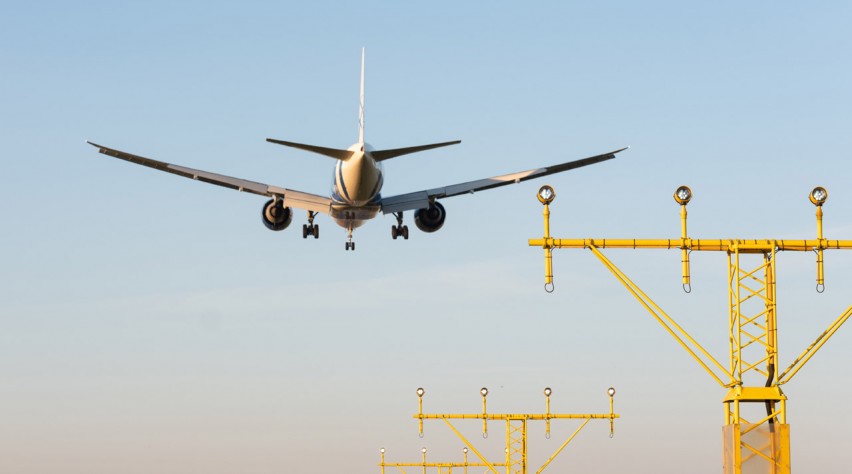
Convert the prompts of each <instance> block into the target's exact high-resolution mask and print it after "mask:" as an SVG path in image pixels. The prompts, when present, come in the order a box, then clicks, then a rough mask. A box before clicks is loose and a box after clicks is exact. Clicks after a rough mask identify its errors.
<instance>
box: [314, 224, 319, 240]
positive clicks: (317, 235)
mask: <svg viewBox="0 0 852 474" xmlns="http://www.w3.org/2000/svg"><path fill="white" fill-rule="evenodd" d="M314 238H315V239H318V238H319V224H317V225H315V226H314Z"/></svg>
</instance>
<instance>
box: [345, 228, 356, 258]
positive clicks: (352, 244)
mask: <svg viewBox="0 0 852 474" xmlns="http://www.w3.org/2000/svg"><path fill="white" fill-rule="evenodd" d="M346 231H347V236H348V238H349V241H348V242H346V250H352V251H353V252H354V251H355V242H352V228H351V227H349V228H348V229H346Z"/></svg>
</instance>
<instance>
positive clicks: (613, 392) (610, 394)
mask: <svg viewBox="0 0 852 474" xmlns="http://www.w3.org/2000/svg"><path fill="white" fill-rule="evenodd" d="M606 393H607V395H609V396H610V397H614V396H615V389H614V388H613V387H610V388H609V390H607V391H606Z"/></svg>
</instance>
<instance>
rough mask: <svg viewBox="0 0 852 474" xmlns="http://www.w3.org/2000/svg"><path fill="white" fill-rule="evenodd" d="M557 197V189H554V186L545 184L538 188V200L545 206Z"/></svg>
mask: <svg viewBox="0 0 852 474" xmlns="http://www.w3.org/2000/svg"><path fill="white" fill-rule="evenodd" d="M555 198H556V191H554V190H553V187H552V186H550V185H548V184H545V185H544V186H542V187H541V188H539V190H538V201H539V202H540V203H542V204H544V205H545V206H546V205H548V204H550V203H551V202H553V200H554V199H555Z"/></svg>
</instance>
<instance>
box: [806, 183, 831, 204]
mask: <svg viewBox="0 0 852 474" xmlns="http://www.w3.org/2000/svg"><path fill="white" fill-rule="evenodd" d="M808 198H809V199H810V200H811V202H812V203H814V206H817V207H819V206H822V205H823V204H825V200H826V199H828V191H826V190H825V188H823V187H822V186H817V187H815V188H814V190H813V191H811V195H810V196H808Z"/></svg>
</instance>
